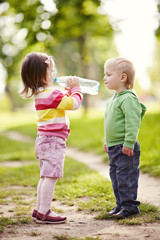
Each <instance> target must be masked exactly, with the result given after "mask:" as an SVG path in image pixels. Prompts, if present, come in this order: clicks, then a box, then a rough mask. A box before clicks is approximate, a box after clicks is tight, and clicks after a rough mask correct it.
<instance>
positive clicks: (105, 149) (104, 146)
mask: <svg viewBox="0 0 160 240" xmlns="http://www.w3.org/2000/svg"><path fill="white" fill-rule="evenodd" d="M103 148H104V151H105V152H106V153H108V149H107V147H106V144H104V145H103Z"/></svg>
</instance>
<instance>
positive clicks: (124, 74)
mask: <svg viewBox="0 0 160 240" xmlns="http://www.w3.org/2000/svg"><path fill="white" fill-rule="evenodd" d="M126 81H127V74H126V73H122V75H121V82H122V83H124V82H126Z"/></svg>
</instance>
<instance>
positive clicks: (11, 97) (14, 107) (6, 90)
mask: <svg viewBox="0 0 160 240" xmlns="http://www.w3.org/2000/svg"><path fill="white" fill-rule="evenodd" d="M5 92H6V94H7V96H8V98H9V100H10V104H11V111H12V112H15V110H16V108H17V105H16V102H15V99H14V97H13V93H12V91H11V88H10V85H9V83H7V85H6V88H5Z"/></svg>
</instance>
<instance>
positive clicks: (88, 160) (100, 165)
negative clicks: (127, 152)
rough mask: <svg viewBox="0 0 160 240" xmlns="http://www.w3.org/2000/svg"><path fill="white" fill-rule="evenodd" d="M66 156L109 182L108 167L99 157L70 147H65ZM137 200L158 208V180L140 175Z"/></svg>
mask: <svg viewBox="0 0 160 240" xmlns="http://www.w3.org/2000/svg"><path fill="white" fill-rule="evenodd" d="M66 155H67V156H69V157H71V158H74V159H75V160H77V161H79V162H83V163H85V164H86V165H87V166H89V167H90V168H92V169H94V170H96V171H97V172H99V173H100V174H101V175H102V176H103V177H106V178H108V179H109V180H110V177H109V167H108V165H107V164H105V163H104V162H103V159H102V157H101V156H98V155H95V154H92V153H86V152H81V151H78V150H76V149H74V148H70V147H67V151H66ZM138 198H139V199H140V200H141V201H143V202H147V203H151V204H154V205H156V206H160V180H159V179H155V178H153V177H149V176H148V175H147V174H143V173H141V174H140V179H139V188H138Z"/></svg>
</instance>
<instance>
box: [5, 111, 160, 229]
mask: <svg viewBox="0 0 160 240" xmlns="http://www.w3.org/2000/svg"><path fill="white" fill-rule="evenodd" d="M159 119H160V114H154V115H153V114H148V115H146V117H145V119H144V121H143V124H142V128H141V132H140V136H139V138H140V142H141V146H142V163H141V167H142V169H145V171H147V166H148V169H152V174H155V171H153V170H154V169H158V167H157V166H158V165H159V162H158V161H160V160H159V159H158V155H160V154H159V152H156V151H159V149H158V140H159V129H158V128H157V127H156V123H157V121H159ZM151 122H152V128H151V129H149V126H151ZM0 126H1V131H3V132H5V131H7V130H12V131H19V132H20V133H23V134H25V135H28V136H31V137H33V138H35V137H36V131H37V130H36V129H37V126H36V123H35V114H34V113H27V112H18V113H8V112H5V111H4V112H1V119H0ZM151 133H152V135H150V134H151ZM145 134H146V135H145ZM144 135H145V136H144ZM143 136H144V137H143ZM147 136H148V137H147ZM153 139H154V140H153ZM152 142H154V145H153V146H152ZM0 143H1V152H0V161H1V162H2V161H12V160H19V161H21V160H33V159H35V153H34V144H30V143H27V144H26V143H22V142H17V141H13V140H9V139H8V138H7V137H4V136H2V135H1V136H0ZM67 143H68V145H71V146H75V147H78V148H80V149H82V150H85V151H94V152H95V153H98V154H103V155H104V152H103V117H102V116H99V117H95V118H93V117H90V116H86V117H84V116H80V118H77V119H76V118H71V136H70V137H69V139H68V142H67ZM151 147H152V151H151V150H150V149H151ZM149 148H150V149H149ZM156 148H157V150H155V149H156ZM145 149H146V152H145ZM151 152H152V154H153V156H152V159H153V160H155V161H152V165H150V163H151V161H150V157H151V155H150V157H148V154H149V153H150V154H151ZM156 154H157V155H156ZM105 156H106V155H105ZM156 157H157V158H156ZM143 158H144V159H145V160H144V159H143ZM106 159H107V158H106ZM0 176H1V177H0V189H1V190H0V204H1V205H11V204H12V202H14V203H15V204H16V207H15V208H14V210H13V212H14V219H11V218H7V217H5V216H3V212H0V216H1V219H0V222H1V226H0V232H3V229H4V227H10V226H12V225H16V224H28V223H30V222H31V217H30V214H29V213H28V212H29V210H31V202H26V201H25V200H24V199H23V197H22V196H24V195H28V196H32V197H33V196H34V197H35V194H36V186H37V183H38V180H39V166H38V161H36V160H35V164H32V165H29V166H23V167H16V168H15V167H14V168H13V167H0ZM157 176H160V175H159V174H157ZM12 186H19V187H21V188H20V189H14V190H13V189H12ZM54 198H55V200H56V199H58V200H60V201H61V202H63V203H64V204H68V205H76V206H77V207H78V210H79V211H82V210H83V211H87V212H96V213H97V214H96V215H97V217H96V218H97V219H107V216H106V214H105V212H106V211H108V210H110V209H111V208H112V207H113V206H115V200H114V196H113V191H112V187H111V183H110V182H109V181H107V180H106V179H104V178H102V177H101V176H100V175H99V174H98V173H96V172H95V171H93V170H91V169H89V168H88V167H87V166H85V165H84V164H82V163H78V162H77V161H74V160H73V159H70V158H66V161H65V169H64V178H63V179H61V180H59V181H58V182H57V184H56V189H55V195H54ZM140 210H141V214H140V215H139V216H137V217H135V218H132V219H126V220H120V221H118V223H119V224H129V225H130V224H132V225H136V224H143V223H147V222H155V221H157V220H159V219H160V216H159V212H158V209H157V208H156V207H154V206H152V205H149V204H145V203H142V204H141V206H140ZM115 221H116V220H115Z"/></svg>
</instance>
